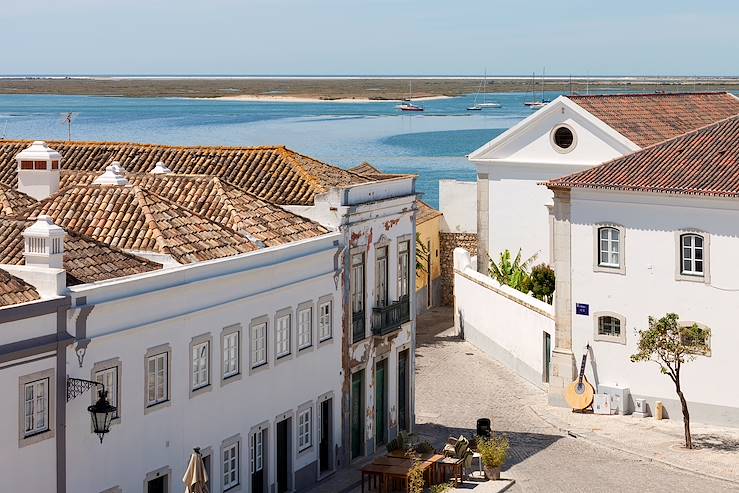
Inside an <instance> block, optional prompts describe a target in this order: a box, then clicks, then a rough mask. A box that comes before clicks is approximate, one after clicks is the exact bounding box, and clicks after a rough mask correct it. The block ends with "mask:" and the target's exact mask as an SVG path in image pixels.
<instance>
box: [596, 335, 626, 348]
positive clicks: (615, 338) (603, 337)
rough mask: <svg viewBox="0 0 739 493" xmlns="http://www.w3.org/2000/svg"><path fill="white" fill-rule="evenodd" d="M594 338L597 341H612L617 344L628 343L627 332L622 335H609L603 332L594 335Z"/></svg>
mask: <svg viewBox="0 0 739 493" xmlns="http://www.w3.org/2000/svg"><path fill="white" fill-rule="evenodd" d="M593 340H594V341H596V342H612V343H616V344H623V345H624V346H625V345H626V334H624V335H621V336H607V335H603V334H596V335H595V336H594V337H593Z"/></svg>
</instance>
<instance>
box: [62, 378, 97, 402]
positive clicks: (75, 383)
mask: <svg viewBox="0 0 739 493" xmlns="http://www.w3.org/2000/svg"><path fill="white" fill-rule="evenodd" d="M98 385H99V386H101V387H103V390H105V386H104V385H103V384H102V383H100V382H93V381H92V380H84V379H82V378H72V377H67V402H69V401H71V400H72V399H74V398H75V397H77V396H78V395H81V394H84V393H85V392H87V391H88V390H90V389H91V388H93V387H97V386H98Z"/></svg>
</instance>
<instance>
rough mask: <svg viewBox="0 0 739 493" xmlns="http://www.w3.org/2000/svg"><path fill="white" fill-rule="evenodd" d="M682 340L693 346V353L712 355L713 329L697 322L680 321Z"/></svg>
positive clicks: (691, 351)
mask: <svg viewBox="0 0 739 493" xmlns="http://www.w3.org/2000/svg"><path fill="white" fill-rule="evenodd" d="M679 325H680V342H682V343H683V344H684V345H686V346H692V348H691V350H690V351H689V352H690V353H691V354H697V355H703V356H711V329H709V328H708V327H707V326H705V325H703V324H701V323H697V322H683V321H680V322H679Z"/></svg>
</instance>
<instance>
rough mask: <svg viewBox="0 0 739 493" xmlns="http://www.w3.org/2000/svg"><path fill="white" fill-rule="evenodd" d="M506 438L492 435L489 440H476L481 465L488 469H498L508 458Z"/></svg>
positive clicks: (481, 438)
mask: <svg viewBox="0 0 739 493" xmlns="http://www.w3.org/2000/svg"><path fill="white" fill-rule="evenodd" d="M508 447H509V443H508V437H506V436H503V435H495V434H493V435H492V436H491V437H490V438H483V437H479V438H478V439H477V451H478V453H479V454H480V457H481V458H482V463H483V464H485V465H486V466H488V467H500V466H502V465H503V464H505V461H506V458H507V457H508Z"/></svg>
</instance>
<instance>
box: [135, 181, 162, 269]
mask: <svg viewBox="0 0 739 493" xmlns="http://www.w3.org/2000/svg"><path fill="white" fill-rule="evenodd" d="M131 191H132V193H133V196H134V199H135V200H137V201H138V202H139V206H140V207H141V210H142V211H143V213H144V216H145V217H146V222H147V225H148V226H149V227H150V228H151V229H152V230H153V231H154V234H155V235H156V236H155V237H154V241H156V243H157V245H159V247H160V248H161V249H162V253H165V254H167V255H172V250H171V248H170V247H169V245H167V242H166V240H165V239H164V234H163V233H162V230H161V229H160V228H159V224H158V223H157V220H156V219H155V218H154V213H153V212H152V211H151V208H150V207H149V204H148V203H147V202H146V199H147V197H146V193H145V192H144V189H143V188H142V187H141V186H139V185H132V186H131ZM147 192H148V191H147ZM149 193H150V192H149ZM162 198H163V197H162Z"/></svg>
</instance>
